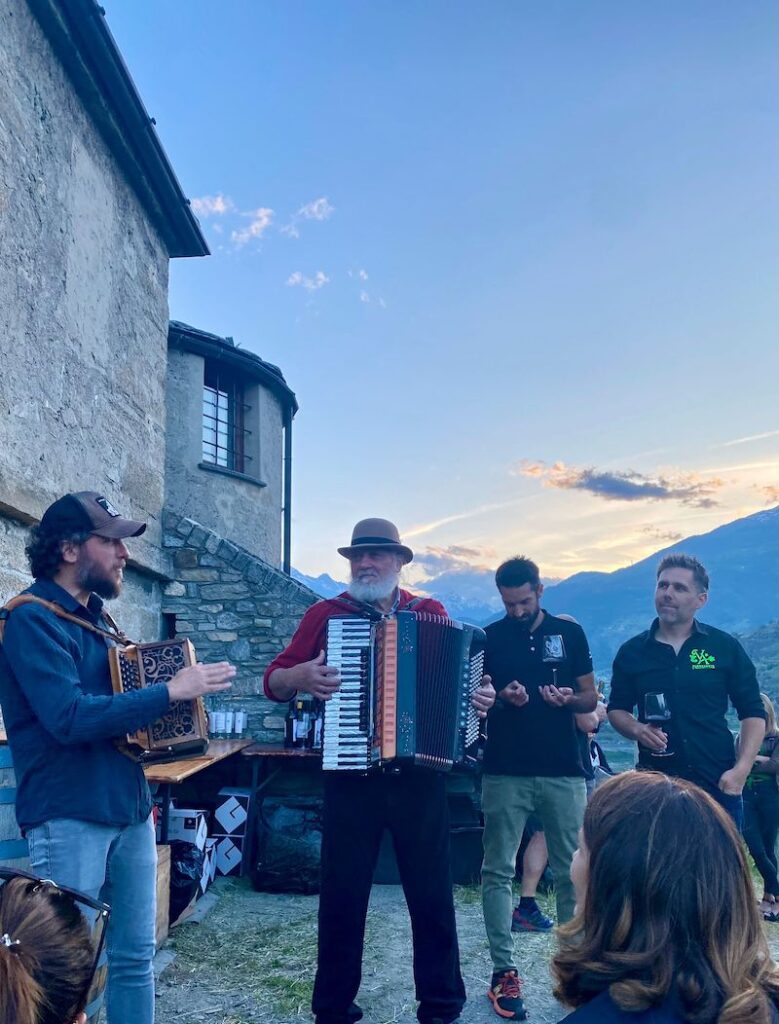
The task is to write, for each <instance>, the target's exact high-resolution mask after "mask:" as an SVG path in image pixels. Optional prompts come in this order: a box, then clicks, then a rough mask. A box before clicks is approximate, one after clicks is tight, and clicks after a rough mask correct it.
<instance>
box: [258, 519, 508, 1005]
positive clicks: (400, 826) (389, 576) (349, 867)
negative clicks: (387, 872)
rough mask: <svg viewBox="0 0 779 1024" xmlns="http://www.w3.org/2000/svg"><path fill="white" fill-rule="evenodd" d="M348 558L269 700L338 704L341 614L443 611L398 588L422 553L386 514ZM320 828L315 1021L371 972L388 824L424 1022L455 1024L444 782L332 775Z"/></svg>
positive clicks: (275, 677) (303, 627)
mask: <svg viewBox="0 0 779 1024" xmlns="http://www.w3.org/2000/svg"><path fill="white" fill-rule="evenodd" d="M338 552H339V554H341V555H343V556H344V558H347V559H348V560H349V565H350V569H351V582H350V584H349V588H348V590H346V591H345V592H344V593H343V594H340V595H339V596H338V597H335V598H332V599H330V600H326V601H319V602H318V603H317V604H315V605H312V606H311V608H309V609H308V610H307V611H306V613H305V615H304V616H303V619H302V620H301V623H300V625H299V627H298V629H297V632H296V633H295V635H294V637H293V638H292V642H291V643H290V645H289V647H287V649H286V650H285V651H284V652H283V653H282V654H280V655H279V656H278V657H277V658H276V659H275V660H274V661H273V662H272V663H271V664H270V665H269V666H268V669H267V671H266V673H265V693H266V694H267V696H268V697H270V698H271V699H272V700H277V701H287V700H289V699H290V698H291V697H292V696H293V695H294V694H295V693H296V692H297V691H299V690H303V691H305V692H306V693H310V694H312V695H313V696H314V697H316V698H318V699H319V700H323V701H327V700H330V698H331V697H332V695H333V693H334V692H335V691H336V690H337V689H338V687H339V686H340V679H339V677H338V672H337V669H335V668H334V667H333V666H329V665H326V664H325V637H326V631H327V620H328V619H329V618H331V617H332V616H340V615H345V614H347V615H363V616H365V617H366V618H381V617H382V616H391V615H394V614H395V612H397V611H404V610H414V609H416V610H418V611H420V612H430V613H432V614H436V615H446V611H445V610H444V608H443V605H441V604H440V603H439V602H438V601H434V600H432V599H431V598H419V597H414V595H413V594H411V593H409V592H408V591H407V590H403V589H401V587H400V585H399V583H400V571H401V569H402V567H403V566H404V565H406V564H408V563H409V562H410V561H411V560H412V559H413V557H414V554H413V552H412V551H411V549H410V548H409V547H406V545H404V544H402V543H401V541H400V536H399V534H398V529H397V527H396V526H395V525H394V523H391V522H389V521H388V520H386V519H363V520H361V521H360V522H359V523H357V525H356V526H355V528H354V530H353V532H352V539H351V543H350V544H348V545H347V546H346V547H342V548H338ZM494 701H495V691H494V690H493V688H492V684H491V682H490V680H489V678H488V677H486V676H485V678H484V680H483V682H482V686H481V687H480V688H479V689H478V690H477V691H476V693H475V695H474V701H473V702H474V706H475V707H476V708H477V710H478V711H479V712H480V713H481V714H485V713H486V712H487V711H488V710H489V709H490V707H492V705H493V703H494ZM324 786H325V798H324V824H323V830H322V888H321V894H320V898H319V954H318V966H317V974H316V981H315V983H314V995H313V999H312V1010H313V1012H314V1015H315V1017H316V1024H351V1022H354V1021H358V1020H360V1018H361V1017H362V1011H361V1010H360V1008H359V1007H358V1006H357V1004H356V1003H355V1001H354V1000H355V998H356V996H357V991H358V989H359V987H360V978H361V972H362V952H363V938H364V933H365V916H366V912H367V909H368V899H369V896H370V890H371V884H372V880H373V872H374V869H375V867H376V861H377V858H378V853H379V845H380V843H381V837H382V834H383V832H384V829H385V828H386V829H388V830H389V832H390V834H391V835H392V840H393V844H394V847H395V853H396V856H397V861H398V870H399V872H400V878H401V882H402V885H403V891H404V893H405V896H406V902H407V904H408V908H409V914H410V916H411V924H412V932H413V943H414V979H415V982H416V996H417V999H418V1000H419V1008H418V1010H417V1017H418V1019H419V1021H420V1022H421V1024H452V1022H453V1021H455V1020H458V1019H459V1015H460V1011H461V1010H462V1008H463V1005H464V1003H465V986H464V985H463V980H462V976H461V974H460V960H459V950H458V945H457V930H456V925H455V915H454V901H453V898H452V882H451V871H450V867H449V820H448V812H447V802H446V786H445V778H444V776H443V775H442V774H440V773H437V772H434V771H430V770H428V769H423V768H405V769H403V770H401V771H391V772H387V771H376V772H372V773H368V774H366V775H355V774H352V773H351V772H326V773H325V777H324Z"/></svg>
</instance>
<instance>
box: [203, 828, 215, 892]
mask: <svg viewBox="0 0 779 1024" xmlns="http://www.w3.org/2000/svg"><path fill="white" fill-rule="evenodd" d="M215 875H216V839H214V838H210V839H206V847H205V857H204V858H203V874H202V875H201V876H200V893H201V895H202V894H204V893H205V891H206V889H207V888H208V887H209V885H210V884H211V883H212V882H213V880H214V877H215Z"/></svg>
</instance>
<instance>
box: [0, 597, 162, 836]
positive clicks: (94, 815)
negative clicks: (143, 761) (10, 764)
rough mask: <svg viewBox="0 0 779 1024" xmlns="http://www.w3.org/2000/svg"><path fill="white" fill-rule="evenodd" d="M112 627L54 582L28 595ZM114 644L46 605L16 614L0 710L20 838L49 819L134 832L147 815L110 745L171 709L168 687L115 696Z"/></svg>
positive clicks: (5, 655)
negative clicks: (111, 647) (111, 646)
mask: <svg viewBox="0 0 779 1024" xmlns="http://www.w3.org/2000/svg"><path fill="white" fill-rule="evenodd" d="M25 593H29V594H35V595H36V596H37V597H42V598H44V599H45V600H47V601H55V602H56V603H57V604H59V605H61V606H62V607H63V608H64V609H65V611H67V612H71V613H72V614H74V615H78V616H80V617H81V618H83V619H84V620H85V621H86V622H89V623H91V624H92V625H95V626H100V627H102V628H104V629H105V628H107V626H106V623H105V622H104V620H103V619H102V609H103V602H102V601H101V600H100V598H98V597H97V596H96V595H94V594H92V595H91V596H90V599H89V606H88V607H86V608H85V607H84V606H83V605H82V604H80V603H79V602H78V601H77V600H76V599H75V598H74V597H72V596H71V595H70V594H69V593H68V592H67V591H66V590H63V589H62V587H60V586H58V585H57V584H56V583H54V582H53V581H52V580H38V581H37V582H35V583H33V585H32V586H31V587H30V588H29V589H28V590H27V591H25ZM109 644H110V641H109V640H107V639H105V638H104V637H102V636H99V635H98V634H96V633H92V632H90V631H89V630H87V629H83V628H82V627H81V626H79V625H77V624H76V623H74V622H68V621H67V620H65V619H60V618H57V616H56V615H54V613H53V612H50V611H48V610H47V609H46V608H43V607H42V606H41V605H36V604H25V605H21V606H20V607H18V608H15V609H14V610H13V611H12V612H11V613H10V615H9V616H8V620H7V622H6V626H5V639H4V642H3V644H2V646H0V702H2V707H3V718H4V721H5V726H6V729H7V731H8V744H9V746H10V748H11V753H12V755H13V759H14V769H15V772H16V781H17V797H16V817H17V820H18V822H19V826H20V827H21V829H22V830H25V829H28V828H32V827H33V826H34V825H40V824H42V823H43V822H45V821H49V820H50V819H51V818H76V819H77V820H79V821H92V822H99V823H100V824H105V825H132V824H134V823H136V822H139V821H143V820H145V819H146V818H147V817H148V816H149V813H150V811H151V796H150V794H149V787H148V785H147V784H146V779H145V778H144V775H143V770H142V769H141V767H140V765H138V764H136V763H135V762H134V761H131V760H130V758H129V757H127V756H125V755H124V754H122V753H120V752H119V751H118V750H117V748H116V746H115V744H114V742H113V738H114V737H117V738H118V737H121V736H123V735H124V734H126V733H128V732H135V731H136V730H137V729H140V728H142V727H143V726H145V725H148V724H149V723H150V722H153V721H154V720H155V719H157V718H160V717H161V716H162V715H163V714H164V713H165V712H166V711H167V709H168V703H169V701H168V689H167V687H166V686H150V687H147V688H146V689H143V690H135V691H134V692H132V693H120V694H114V692H113V689H112V687H111V672H110V669H109V665H108V646H109Z"/></svg>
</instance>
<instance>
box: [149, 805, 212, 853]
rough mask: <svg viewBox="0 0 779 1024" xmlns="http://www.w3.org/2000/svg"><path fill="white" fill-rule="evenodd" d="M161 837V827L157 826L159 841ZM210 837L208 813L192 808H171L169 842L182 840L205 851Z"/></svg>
mask: <svg viewBox="0 0 779 1024" xmlns="http://www.w3.org/2000/svg"><path fill="white" fill-rule="evenodd" d="M160 835H161V825H160V823H159V822H158V824H157V840H158V841H159V839H160ZM207 835H208V824H207V812H206V811H199V810H195V809H194V808H191V807H171V809H170V819H169V824H168V842H169V843H172V842H173V840H174V839H181V840H183V842H185V843H194V844H195V846H196V847H197V848H198V850H204V849H205V846H206V837H207Z"/></svg>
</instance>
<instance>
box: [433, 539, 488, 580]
mask: <svg viewBox="0 0 779 1024" xmlns="http://www.w3.org/2000/svg"><path fill="white" fill-rule="evenodd" d="M494 557H495V552H494V551H492V550H491V549H487V548H469V547H464V546H463V545H461V544H452V545H450V546H449V547H445V548H442V547H428V548H425V549H424V550H423V551H421V552H420V551H417V552H415V554H414V562H415V563H416V564H417V565H418V566H420V567H421V568H423V569H425V571H426V572H427V573H428V574H429V575H433V574H440V573H443V572H466V571H470V570H472V569H479V570H482V571H489V566H488V565H485V564H484V559H489V558H492V559H494Z"/></svg>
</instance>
